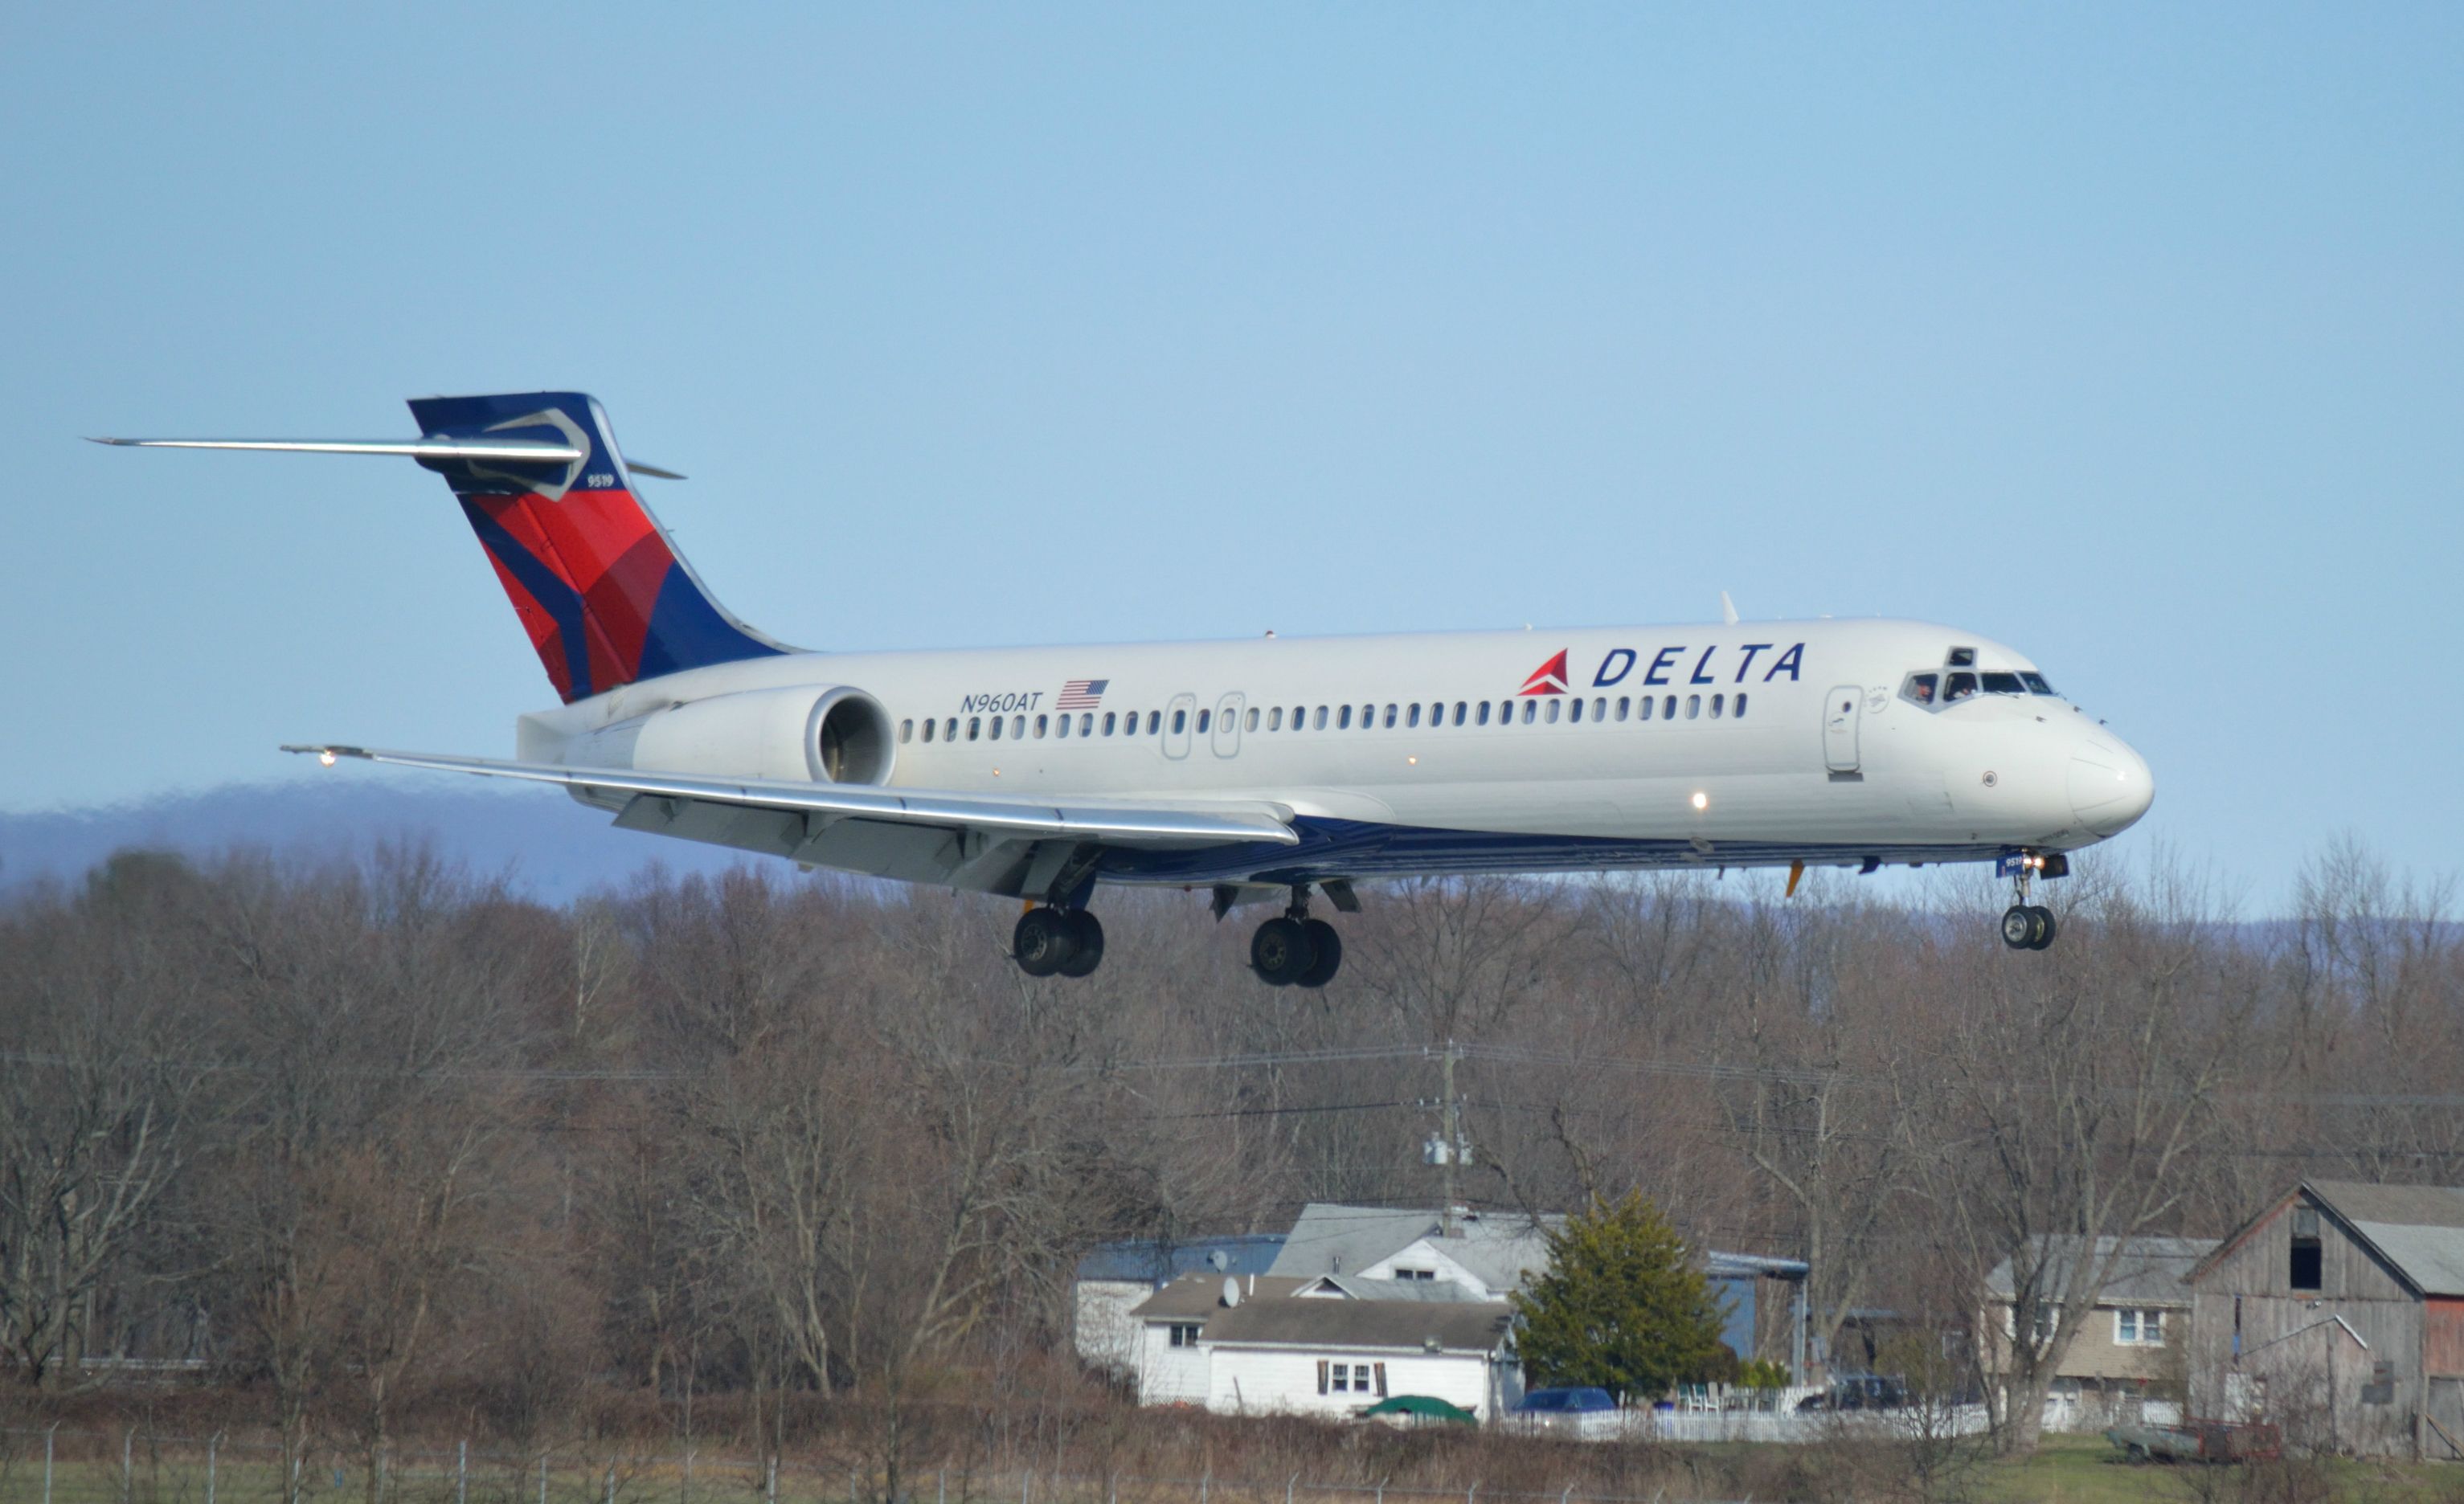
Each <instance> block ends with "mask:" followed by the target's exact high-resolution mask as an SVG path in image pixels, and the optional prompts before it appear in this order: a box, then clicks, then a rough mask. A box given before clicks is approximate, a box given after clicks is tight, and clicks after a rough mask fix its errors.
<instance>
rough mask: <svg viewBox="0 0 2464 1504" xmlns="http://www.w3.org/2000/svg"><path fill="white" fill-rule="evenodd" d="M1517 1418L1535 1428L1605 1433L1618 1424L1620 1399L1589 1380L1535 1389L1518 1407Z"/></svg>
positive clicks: (1594, 1434)
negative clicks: (1551, 1387)
mask: <svg viewBox="0 0 2464 1504" xmlns="http://www.w3.org/2000/svg"><path fill="white" fill-rule="evenodd" d="M1514 1419H1515V1421H1516V1422H1517V1423H1518V1424H1520V1425H1522V1426H1524V1427H1526V1428H1530V1429H1535V1430H1545V1431H1554V1432H1558V1433H1561V1434H1563V1435H1567V1436H1580V1437H1587V1438H1588V1437H1597V1436H1605V1435H1609V1434H1613V1433H1614V1432H1615V1430H1616V1428H1617V1400H1616V1398H1615V1397H1614V1396H1612V1395H1611V1394H1610V1393H1609V1392H1608V1391H1607V1390H1606V1389H1599V1388H1594V1387H1592V1386H1591V1385H1589V1384H1579V1385H1568V1386H1565V1387H1560V1388H1554V1389H1534V1390H1532V1391H1531V1392H1530V1393H1529V1394H1527V1395H1525V1396H1524V1397H1523V1403H1522V1404H1520V1405H1518V1406H1515V1407H1514Z"/></svg>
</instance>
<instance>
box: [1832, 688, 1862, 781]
mask: <svg viewBox="0 0 2464 1504" xmlns="http://www.w3.org/2000/svg"><path fill="white" fill-rule="evenodd" d="M1864 697H1865V691H1864V690H1863V689H1862V688H1860V687H1858V686H1856V685H1852V684H1844V685H1841V686H1839V687H1837V688H1836V689H1834V690H1832V691H1831V694H1830V697H1829V698H1828V699H1826V700H1824V701H1823V702H1822V760H1823V761H1824V762H1825V763H1827V764H1829V765H1830V768H1831V771H1832V772H1833V773H1855V772H1856V771H1857V702H1858V701H1859V700H1861V699H1863V698H1864Z"/></svg>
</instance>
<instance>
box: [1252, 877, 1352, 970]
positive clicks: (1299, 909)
mask: <svg viewBox="0 0 2464 1504" xmlns="http://www.w3.org/2000/svg"><path fill="white" fill-rule="evenodd" d="M1249 968H1250V970H1254V971H1256V972H1257V973H1258V980H1260V981H1262V982H1264V983H1265V984H1266V985H1267V986H1269V987H1324V986H1325V985H1326V984H1327V983H1329V982H1331V981H1333V980H1334V973H1335V972H1337V971H1339V970H1342V969H1343V937H1342V936H1341V935H1339V934H1337V933H1335V928H1334V926H1332V925H1330V924H1328V923H1327V922H1326V921H1325V920H1323V919H1311V918H1309V885H1308V884H1307V883H1301V884H1299V885H1297V886H1295V887H1294V888H1293V889H1292V903H1291V906H1290V907H1289V908H1287V909H1286V910H1284V912H1283V913H1282V914H1281V915H1280V916H1278V917H1276V918H1274V919H1270V920H1267V921H1266V922H1265V924H1263V925H1260V926H1258V932H1257V933H1256V934H1254V935H1252V936H1250V937H1249Z"/></svg>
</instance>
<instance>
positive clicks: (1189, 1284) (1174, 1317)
mask: <svg viewBox="0 0 2464 1504" xmlns="http://www.w3.org/2000/svg"><path fill="white" fill-rule="evenodd" d="M1231 1277H1232V1276H1231V1275H1216V1274H1204V1275H1181V1276H1180V1277H1179V1278H1178V1279H1176V1280H1174V1281H1173V1282H1172V1283H1170V1284H1168V1285H1166V1286H1164V1287H1163V1288H1162V1289H1161V1290H1158V1291H1156V1292H1155V1294H1153V1295H1151V1296H1149V1297H1146V1298H1145V1299H1144V1300H1141V1301H1139V1302H1138V1303H1137V1304H1136V1305H1134V1306H1133V1307H1131V1308H1130V1315H1132V1316H1133V1317H1135V1318H1137V1319H1139V1320H1141V1321H1187V1320H1192V1319H1196V1320H1206V1319H1211V1318H1214V1317H1219V1316H1221V1315H1222V1314H1223V1313H1224V1312H1225V1311H1227V1310H1229V1309H1231V1308H1230V1307H1228V1306H1226V1305H1224V1303H1223V1281H1224V1280H1226V1279H1228V1278H1231ZM1308 1282H1309V1281H1307V1280H1305V1279H1288V1278H1283V1279H1279V1278H1277V1277H1275V1276H1274V1275H1259V1276H1258V1277H1257V1279H1256V1281H1255V1282H1254V1284H1253V1283H1252V1281H1251V1280H1249V1279H1248V1278H1247V1277H1246V1276H1243V1277H1242V1279H1241V1300H1242V1303H1243V1304H1244V1305H1245V1304H1247V1303H1248V1302H1250V1301H1253V1300H1283V1299H1286V1298H1288V1297H1290V1295H1291V1293H1292V1292H1293V1291H1295V1290H1298V1289H1299V1288H1300V1287H1301V1286H1302V1285H1304V1284H1307V1283H1308ZM1319 1303H1320V1304H1332V1303H1335V1302H1331V1301H1328V1302H1319Z"/></svg>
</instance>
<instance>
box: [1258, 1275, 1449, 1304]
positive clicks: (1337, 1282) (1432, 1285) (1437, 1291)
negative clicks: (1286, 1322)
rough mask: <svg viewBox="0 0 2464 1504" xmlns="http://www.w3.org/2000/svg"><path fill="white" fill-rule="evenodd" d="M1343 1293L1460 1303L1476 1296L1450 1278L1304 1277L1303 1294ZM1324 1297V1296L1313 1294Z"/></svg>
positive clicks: (1362, 1297)
mask: <svg viewBox="0 0 2464 1504" xmlns="http://www.w3.org/2000/svg"><path fill="white" fill-rule="evenodd" d="M1322 1287H1324V1288H1331V1289H1334V1290H1339V1291H1341V1292H1343V1295H1344V1297H1347V1298H1350V1299H1353V1300H1407V1301H1418V1302H1419V1303H1420V1304H1422V1305H1428V1304H1431V1303H1435V1304H1439V1305H1461V1304H1463V1302H1465V1301H1476V1300H1478V1299H1479V1298H1480V1297H1479V1295H1478V1294H1477V1293H1475V1292H1474V1291H1473V1290H1472V1288H1471V1287H1470V1286H1469V1285H1459V1284H1457V1283H1455V1282H1454V1281H1453V1280H1451V1279H1363V1278H1361V1277H1360V1276H1359V1275H1318V1276H1317V1277H1316V1278H1315V1279H1309V1280H1304V1281H1303V1282H1302V1284H1301V1289H1302V1291H1303V1292H1304V1293H1306V1292H1309V1291H1314V1290H1318V1289H1320V1288H1322ZM1314 1298H1319V1299H1324V1298H1328V1297H1323V1296H1320V1297H1314Z"/></svg>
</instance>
